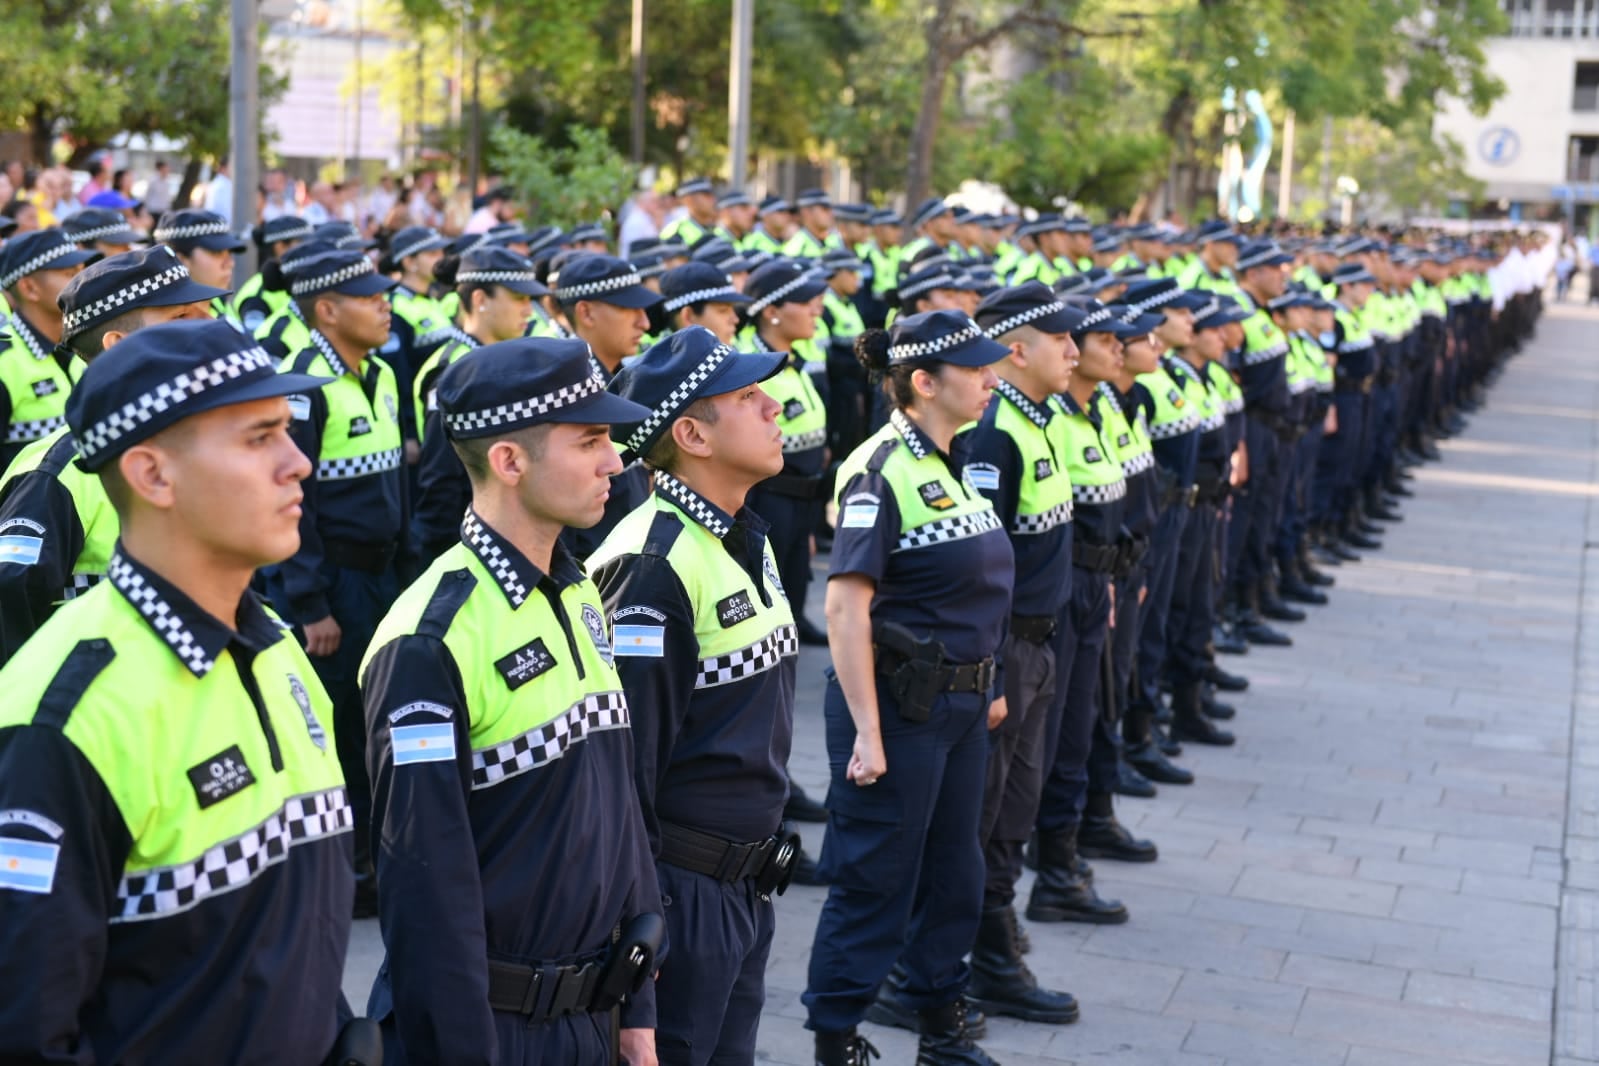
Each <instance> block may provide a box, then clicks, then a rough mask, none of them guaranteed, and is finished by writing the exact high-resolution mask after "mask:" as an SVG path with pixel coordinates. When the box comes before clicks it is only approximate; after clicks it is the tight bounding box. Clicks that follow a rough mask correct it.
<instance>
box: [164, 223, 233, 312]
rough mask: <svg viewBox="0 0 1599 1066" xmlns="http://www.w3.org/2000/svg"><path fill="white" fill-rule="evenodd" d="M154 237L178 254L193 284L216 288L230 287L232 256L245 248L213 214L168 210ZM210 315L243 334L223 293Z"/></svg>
mask: <svg viewBox="0 0 1599 1066" xmlns="http://www.w3.org/2000/svg"><path fill="white" fill-rule="evenodd" d="M153 236H154V237H155V239H156V240H157V241H159V242H160V243H162V244H164V245H166V246H167V247H168V248H171V249H172V250H173V251H174V252H176V253H177V254H178V259H179V261H181V262H182V263H183V265H184V267H185V268H187V269H188V271H189V275H190V276H191V277H193V278H194V280H195V281H197V282H199V283H200V284H201V285H210V286H211V287H213V288H215V289H230V288H232V286H233V257H234V256H235V255H237V254H239V253H240V252H242V251H244V250H245V248H246V247H248V246H247V245H246V244H245V243H244V242H243V241H241V240H239V238H238V237H237V236H236V235H235V234H233V233H232V232H230V231H229V230H228V222H227V219H225V218H223V217H222V216H221V215H219V214H217V213H215V212H214V211H197V210H192V209H186V210H183V211H169V212H167V213H166V214H165V215H162V216H161V221H160V222H159V223H157V224H156V228H155V233H154V234H153ZM211 313H212V315H214V316H215V317H217V318H220V319H222V320H223V321H225V322H227V323H228V325H230V326H232V327H233V328H234V329H236V330H238V331H239V332H241V333H243V332H244V326H243V324H242V323H240V321H239V318H238V316H237V315H235V314H234V313H233V308H232V307H231V306H230V305H229V304H228V301H227V299H226V294H224V295H222V296H218V297H217V298H216V300H215V301H214V302H213V303H212V305H211Z"/></svg>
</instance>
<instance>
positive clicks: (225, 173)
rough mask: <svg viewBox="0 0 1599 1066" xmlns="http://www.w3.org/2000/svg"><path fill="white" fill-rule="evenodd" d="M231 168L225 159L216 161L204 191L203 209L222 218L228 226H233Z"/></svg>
mask: <svg viewBox="0 0 1599 1066" xmlns="http://www.w3.org/2000/svg"><path fill="white" fill-rule="evenodd" d="M231 169H232V167H231V164H230V163H229V162H228V161H227V160H226V159H219V160H217V162H216V164H215V166H214V167H213V168H212V170H213V173H212V175H211V183H210V184H209V185H208V186H207V187H206V191H205V209H206V210H207V211H210V212H213V213H214V214H218V215H221V216H222V219H223V221H225V222H226V223H227V224H228V225H229V226H231V225H233V178H231V177H230V176H229V174H230V171H231Z"/></svg>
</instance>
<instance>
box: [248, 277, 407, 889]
mask: <svg viewBox="0 0 1599 1066" xmlns="http://www.w3.org/2000/svg"><path fill="white" fill-rule="evenodd" d="M393 286H394V282H392V281H390V280H389V279H387V278H385V277H383V276H382V275H380V274H378V273H377V272H376V271H375V270H374V269H373V266H372V261H371V260H370V259H368V258H367V257H366V256H365V255H363V254H362V253H360V252H358V251H333V252H327V253H325V254H323V255H320V256H316V257H313V258H311V259H309V260H307V261H306V262H305V263H304V264H303V270H302V272H301V273H299V274H297V275H296V276H295V280H294V282H293V283H292V285H291V287H290V294H291V295H292V296H293V297H294V299H295V301H296V303H295V306H296V307H298V309H299V310H300V313H301V314H302V315H304V317H305V320H306V321H307V322H308V323H310V325H311V327H312V328H311V344H310V345H309V346H308V347H307V348H305V349H304V350H303V351H301V352H299V353H297V354H295V355H293V356H291V357H290V358H289V359H287V360H286V361H285V362H284V364H283V369H284V370H285V371H286V372H291V373H294V374H297V375H309V376H312V377H314V378H316V379H318V380H321V379H331V380H329V381H328V382H327V385H326V387H325V388H321V389H317V390H315V391H313V392H310V393H307V394H304V395H299V396H295V397H293V398H292V399H291V400H290V403H289V407H290V411H291V413H292V414H293V416H294V422H293V425H292V426H291V428H290V432H291V433H292V434H293V436H294V439H295V442H296V443H297V444H299V445H300V448H301V450H302V451H304V452H305V454H306V455H308V456H310V457H311V459H312V460H313V462H314V463H315V464H316V466H315V468H314V470H313V472H312V474H311V476H310V477H308V478H307V479H306V481H305V502H304V504H303V505H302V508H301V512H302V513H301V517H300V550H299V551H297V552H295V553H294V555H293V557H292V558H289V559H286V560H285V561H284V562H283V563H282V564H281V565H279V566H277V567H275V568H274V569H273V570H272V571H270V572H269V573H268V575H267V590H268V592H269V593H270V595H271V597H272V600H273V603H274V604H275V605H276V606H277V608H278V611H279V613H280V614H282V615H283V616H284V618H285V619H286V620H288V621H289V622H291V623H293V624H294V625H295V626H297V627H298V628H299V629H300V631H301V632H302V633H303V634H304V636H305V646H306V651H307V652H309V653H310V655H311V661H312V662H313V663H314V664H315V665H316V669H317V675H318V676H319V677H321V678H322V683H323V684H324V685H326V686H327V689H328V694H329V695H330V696H331V697H332V699H333V708H334V711H333V713H334V720H335V723H336V724H337V726H338V732H337V735H338V738H339V761H340V763H341V765H342V766H343V767H344V776H345V779H346V780H347V781H349V783H350V789H351V794H352V795H351V801H352V806H353V807H354V810H355V848H356V865H357V874H358V875H359V876H360V878H361V880H360V881H359V887H360V888H361V893H360V896H359V898H358V899H357V907H358V909H359V910H360V911H361V912H362V913H363V914H369V913H370V912H371V907H372V905H373V898H372V891H373V886H372V884H371V879H370V876H369V873H370V859H369V857H368V853H367V850H366V848H367V840H366V828H367V822H368V817H369V812H370V810H371V808H370V805H369V802H370V798H371V797H370V795H369V794H368V788H367V783H366V764H365V761H364V759H363V757H362V748H363V746H364V745H363V739H364V736H365V733H364V730H363V729H362V728H361V723H362V716H361V693H360V690H359V689H358V688H357V684H356V682H357V668H358V667H359V666H360V663H361V656H362V654H363V653H364V652H365V651H366V646H367V644H368V642H370V641H371V639H372V632H373V630H374V629H376V628H377V624H378V621H379V620H380V619H381V618H382V617H383V615H384V613H385V612H386V611H388V609H389V606H390V604H392V603H393V602H394V597H395V595H396V594H397V593H398V591H399V589H398V587H397V586H398V582H397V579H396V576H395V574H396V571H395V562H396V558H397V556H398V555H399V553H400V551H401V549H402V547H403V546H404V545H403V541H404V534H405V527H406V523H405V492H406V485H405V469H404V467H403V466H402V465H401V461H400V408H399V392H398V388H397V386H396V384H395V381H394V372H393V371H392V370H390V369H389V367H388V366H387V365H386V364H385V363H384V362H383V361H382V360H381V359H379V358H378V357H377V356H375V355H372V354H371V352H372V349H374V348H377V347H379V346H380V345H382V343H383V342H384V341H385V340H387V339H388V336H389V301H388V292H389V289H391V288H393Z"/></svg>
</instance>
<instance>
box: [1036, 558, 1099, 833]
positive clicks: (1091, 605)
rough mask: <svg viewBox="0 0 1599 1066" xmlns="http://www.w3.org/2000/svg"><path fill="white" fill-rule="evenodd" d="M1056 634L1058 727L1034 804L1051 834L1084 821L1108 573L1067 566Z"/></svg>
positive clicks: (1047, 747) (1046, 746)
mask: <svg viewBox="0 0 1599 1066" xmlns="http://www.w3.org/2000/svg"><path fill="white" fill-rule="evenodd" d="M1064 617H1065V621H1064V622H1063V624H1062V625H1061V627H1060V632H1059V634H1058V635H1057V639H1058V641H1059V642H1058V643H1057V644H1056V646H1055V647H1056V651H1055V677H1056V678H1057V681H1056V692H1055V698H1056V700H1057V701H1059V702H1060V703H1061V704H1062V710H1061V713H1060V715H1059V716H1058V721H1059V723H1060V724H1059V726H1058V728H1056V729H1055V730H1054V736H1052V737H1046V738H1045V740H1044V749H1045V750H1046V751H1050V752H1053V753H1054V756H1053V761H1052V762H1051V764H1050V767H1049V776H1048V777H1046V778H1045V779H1044V793H1043V796H1042V797H1041V799H1040V802H1039V805H1038V830H1039V832H1041V833H1054V832H1059V831H1061V830H1065V829H1070V828H1072V827H1073V826H1076V825H1078V824H1079V823H1081V822H1082V820H1083V807H1084V805H1085V804H1086V803H1087V801H1088V759H1089V755H1090V752H1091V750H1092V748H1093V741H1094V729H1095V727H1096V726H1097V725H1098V724H1099V720H1100V714H1099V698H1098V697H1099V677H1100V670H1101V666H1100V661H1099V657H1100V655H1101V654H1102V653H1103V652H1104V650H1105V641H1106V639H1107V635H1108V623H1109V621H1110V577H1109V575H1107V574H1096V573H1093V572H1091V571H1088V570H1084V569H1082V568H1081V567H1074V568H1073V569H1072V602H1071V606H1070V607H1069V608H1067V610H1066V611H1065V615H1064Z"/></svg>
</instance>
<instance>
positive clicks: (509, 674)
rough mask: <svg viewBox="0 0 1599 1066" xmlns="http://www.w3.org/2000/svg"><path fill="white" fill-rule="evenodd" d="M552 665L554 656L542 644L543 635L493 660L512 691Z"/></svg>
mask: <svg viewBox="0 0 1599 1066" xmlns="http://www.w3.org/2000/svg"><path fill="white" fill-rule="evenodd" d="M554 665H555V656H553V655H551V654H550V650H549V649H548V648H546V647H545V646H544V638H543V637H535V638H534V639H533V642H532V643H531V644H526V645H524V646H522V647H520V648H518V649H517V650H516V651H513V652H512V653H511V654H509V655H506V656H503V657H501V658H499V659H496V660H494V668H495V669H496V670H498V671H499V672H500V676H501V677H503V678H505V683H506V684H507V685H509V686H511V689H512V691H515V690H516V689H519V688H521V687H522V686H523V685H525V684H527V683H528V682H529V681H532V680H533V679H534V678H535V677H538V676H539V675H540V674H542V673H545V672H546V671H548V670H549V669H550V668H551V667H553V666H554Z"/></svg>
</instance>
